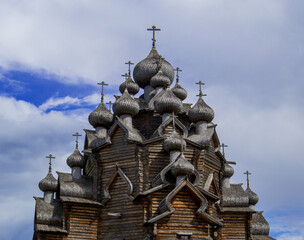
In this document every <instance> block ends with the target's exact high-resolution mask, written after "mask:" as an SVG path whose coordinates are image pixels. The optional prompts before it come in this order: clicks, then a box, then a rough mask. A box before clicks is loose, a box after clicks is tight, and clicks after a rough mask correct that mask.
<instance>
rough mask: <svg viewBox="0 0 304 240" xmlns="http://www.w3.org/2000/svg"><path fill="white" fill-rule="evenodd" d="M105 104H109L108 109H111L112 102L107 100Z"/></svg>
mask: <svg viewBox="0 0 304 240" xmlns="http://www.w3.org/2000/svg"><path fill="white" fill-rule="evenodd" d="M106 104H109V110H110V111H111V109H112V105H113V103H112V102H111V101H109V102H107V103H106Z"/></svg>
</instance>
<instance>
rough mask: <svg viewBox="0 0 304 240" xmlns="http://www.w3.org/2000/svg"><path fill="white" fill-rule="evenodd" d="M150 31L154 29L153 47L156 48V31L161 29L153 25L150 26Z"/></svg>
mask: <svg viewBox="0 0 304 240" xmlns="http://www.w3.org/2000/svg"><path fill="white" fill-rule="evenodd" d="M147 30H148V31H153V38H152V47H153V48H155V42H156V39H155V31H160V28H156V27H155V26H154V25H153V26H152V28H148V29H147Z"/></svg>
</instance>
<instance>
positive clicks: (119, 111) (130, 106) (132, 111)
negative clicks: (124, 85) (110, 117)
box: [113, 90, 139, 116]
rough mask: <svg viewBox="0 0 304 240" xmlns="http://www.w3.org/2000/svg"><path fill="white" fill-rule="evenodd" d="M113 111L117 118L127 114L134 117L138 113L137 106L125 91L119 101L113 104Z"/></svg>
mask: <svg viewBox="0 0 304 240" xmlns="http://www.w3.org/2000/svg"><path fill="white" fill-rule="evenodd" d="M113 111H114V113H115V114H116V115H118V116H120V115H123V114H129V115H132V116H134V115H136V114H137V113H138V112H139V104H138V102H137V101H136V100H135V99H134V98H133V97H132V96H131V95H130V94H129V93H128V91H127V90H125V91H124V93H123V94H122V96H121V97H120V98H119V99H117V100H116V101H115V103H114V104H113Z"/></svg>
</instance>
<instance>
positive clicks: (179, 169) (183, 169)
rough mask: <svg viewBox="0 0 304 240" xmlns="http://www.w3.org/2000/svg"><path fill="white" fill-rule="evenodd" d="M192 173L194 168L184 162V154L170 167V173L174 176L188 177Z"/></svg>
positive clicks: (187, 162)
mask: <svg viewBox="0 0 304 240" xmlns="http://www.w3.org/2000/svg"><path fill="white" fill-rule="evenodd" d="M193 172H194V167H193V165H192V164H191V163H190V162H189V161H187V160H186V158H185V156H184V154H181V155H180V156H179V158H178V159H177V160H176V161H175V162H174V163H173V164H172V167H171V173H172V174H173V175H174V176H190V175H191V174H192V173H193Z"/></svg>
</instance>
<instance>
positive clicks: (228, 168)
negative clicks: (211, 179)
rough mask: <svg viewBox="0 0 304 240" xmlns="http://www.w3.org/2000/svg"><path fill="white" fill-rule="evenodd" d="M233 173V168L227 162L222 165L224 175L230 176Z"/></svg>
mask: <svg viewBox="0 0 304 240" xmlns="http://www.w3.org/2000/svg"><path fill="white" fill-rule="evenodd" d="M233 174H234V169H233V167H231V166H230V165H229V164H228V163H226V164H225V165H224V177H228V178H231V177H232V176H233Z"/></svg>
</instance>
